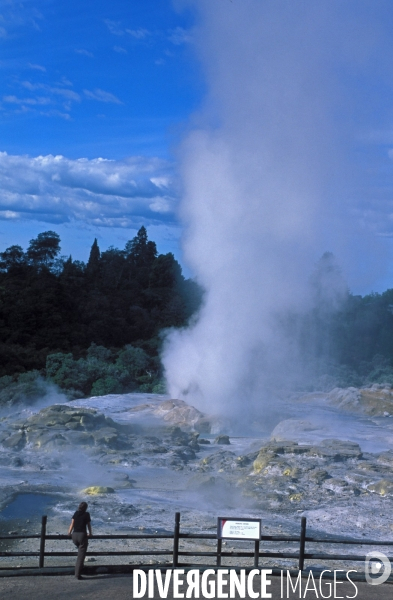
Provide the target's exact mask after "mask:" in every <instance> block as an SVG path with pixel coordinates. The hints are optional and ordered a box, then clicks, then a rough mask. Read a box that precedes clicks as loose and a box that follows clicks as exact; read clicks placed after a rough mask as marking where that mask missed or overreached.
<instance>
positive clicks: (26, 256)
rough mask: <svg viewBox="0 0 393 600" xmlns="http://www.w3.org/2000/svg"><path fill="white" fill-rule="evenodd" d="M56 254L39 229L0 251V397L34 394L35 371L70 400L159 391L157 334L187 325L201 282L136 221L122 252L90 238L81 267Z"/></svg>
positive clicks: (55, 245) (52, 240)
mask: <svg viewBox="0 0 393 600" xmlns="http://www.w3.org/2000/svg"><path fill="white" fill-rule="evenodd" d="M60 251H61V248H60V237H59V235H58V234H57V233H55V232H54V231H46V232H43V233H40V234H39V235H38V236H37V237H36V238H35V239H33V240H31V241H30V244H29V247H28V248H27V250H26V251H24V250H23V249H22V248H21V247H20V246H17V245H14V246H11V247H9V248H7V249H6V250H5V251H4V252H1V253H0V401H1V390H3V391H4V394H5V395H6V394H7V393H8V394H11V396H12V390H14V391H15V390H19V391H15V393H16V395H17V396H18V395H19V396H20V395H21V394H23V393H24V392H23V390H25V391H26V390H27V392H28V393H29V394H30V395H32V394H33V395H34V389H35V387H34V386H35V383H34V381H35V380H36V379H37V376H38V375H40V376H41V377H46V378H47V380H48V381H52V382H54V383H56V384H57V385H59V386H60V387H61V388H62V389H65V390H67V391H68V392H69V394H70V395H74V396H78V395H90V394H105V393H119V392H122V391H132V390H140V391H152V390H153V389H154V390H155V391H159V390H160V389H161V390H162V383H161V376H162V374H161V368H160V361H159V358H158V354H159V349H160V344H161V337H160V334H161V332H162V331H163V330H165V329H167V328H170V327H181V326H185V325H186V324H187V322H188V320H189V319H190V317H191V315H192V314H193V313H194V312H195V311H196V310H197V308H198V306H199V304H200V302H201V298H202V293H201V290H200V288H199V287H198V286H197V285H196V283H195V282H194V281H192V280H190V279H185V278H184V277H183V275H182V271H181V267H180V265H179V263H178V262H177V261H176V260H175V258H174V256H173V254H172V253H168V254H158V252H157V247H156V244H155V242H153V241H150V240H149V239H148V236H147V231H146V228H145V227H141V228H140V229H139V231H138V233H137V235H136V236H135V237H134V238H133V239H131V240H129V241H128V242H127V243H126V245H125V248H124V250H119V249H118V248H114V247H110V248H109V249H108V250H106V251H104V252H101V251H100V248H99V246H98V243H97V240H96V239H95V240H94V242H93V244H92V247H91V251H90V256H89V259H88V261H87V263H84V262H81V261H78V260H73V259H72V257H71V256H70V257H69V258H64V257H61V256H60ZM5 390H7V392H6V391H5ZM27 392H26V393H27ZM37 393H38V392H37ZM4 397H5V396H4ZM3 400H4V398H3Z"/></svg>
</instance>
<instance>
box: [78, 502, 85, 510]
mask: <svg viewBox="0 0 393 600" xmlns="http://www.w3.org/2000/svg"><path fill="white" fill-rule="evenodd" d="M78 510H80V511H82V512H86V510H87V502H81V503H80V504H79V506H78Z"/></svg>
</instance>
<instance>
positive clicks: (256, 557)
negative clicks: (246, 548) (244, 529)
mask: <svg viewBox="0 0 393 600" xmlns="http://www.w3.org/2000/svg"><path fill="white" fill-rule="evenodd" d="M258 564H259V540H255V549H254V567H255V568H256V569H257V568H258Z"/></svg>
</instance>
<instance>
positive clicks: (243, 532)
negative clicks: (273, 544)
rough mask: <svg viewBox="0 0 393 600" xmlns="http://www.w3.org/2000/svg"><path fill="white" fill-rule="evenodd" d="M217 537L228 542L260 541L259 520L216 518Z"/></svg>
mask: <svg viewBox="0 0 393 600" xmlns="http://www.w3.org/2000/svg"><path fill="white" fill-rule="evenodd" d="M217 537H218V538H219V539H222V538H226V539H230V540H260V539H261V520H260V519H234V518H228V519H226V518H224V517H219V518H218V526H217Z"/></svg>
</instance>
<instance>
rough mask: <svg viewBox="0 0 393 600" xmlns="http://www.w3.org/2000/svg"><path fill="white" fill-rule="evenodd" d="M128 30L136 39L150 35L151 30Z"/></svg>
mask: <svg viewBox="0 0 393 600" xmlns="http://www.w3.org/2000/svg"><path fill="white" fill-rule="evenodd" d="M126 32H127V33H128V34H129V35H131V36H132V37H133V38H135V39H136V40H143V39H145V38H146V37H148V36H149V35H151V34H150V31H148V30H147V29H142V28H139V29H126Z"/></svg>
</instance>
